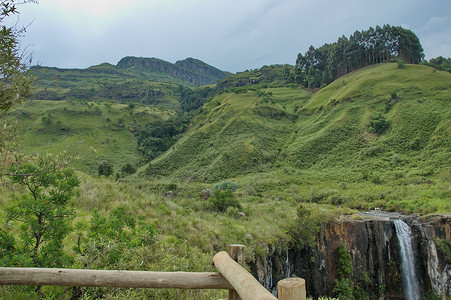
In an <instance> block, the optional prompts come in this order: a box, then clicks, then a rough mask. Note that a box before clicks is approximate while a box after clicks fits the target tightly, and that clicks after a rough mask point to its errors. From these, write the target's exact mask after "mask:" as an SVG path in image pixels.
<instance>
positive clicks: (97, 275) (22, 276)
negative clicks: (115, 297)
mask: <svg viewBox="0 0 451 300" xmlns="http://www.w3.org/2000/svg"><path fill="white" fill-rule="evenodd" d="M0 285H55V286H97V287H129V288H179V289H233V287H232V286H231V285H230V283H229V282H227V280H226V279H225V278H224V277H223V276H222V275H221V274H219V273H213V272H205V273H194V272H150V271H107V270H79V269H50V268H0Z"/></svg>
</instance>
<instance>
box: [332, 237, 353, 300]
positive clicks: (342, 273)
mask: <svg viewBox="0 0 451 300" xmlns="http://www.w3.org/2000/svg"><path fill="white" fill-rule="evenodd" d="M336 262H337V279H335V286H334V292H335V293H336V294H337V297H338V299H343V300H352V299H354V296H353V294H352V289H353V288H352V281H351V275H352V272H353V267H352V260H351V255H350V254H349V252H348V250H346V247H345V246H344V245H343V244H340V245H339V246H338V249H337V259H336Z"/></svg>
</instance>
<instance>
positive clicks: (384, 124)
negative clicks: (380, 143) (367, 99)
mask: <svg viewBox="0 0 451 300" xmlns="http://www.w3.org/2000/svg"><path fill="white" fill-rule="evenodd" d="M389 126H390V122H389V121H387V120H386V119H385V117H384V115H383V114H381V113H378V114H376V115H374V116H372V117H371V120H370V124H369V126H368V131H369V132H371V133H375V134H377V135H381V134H382V133H384V132H385V130H387V129H388V127H389Z"/></svg>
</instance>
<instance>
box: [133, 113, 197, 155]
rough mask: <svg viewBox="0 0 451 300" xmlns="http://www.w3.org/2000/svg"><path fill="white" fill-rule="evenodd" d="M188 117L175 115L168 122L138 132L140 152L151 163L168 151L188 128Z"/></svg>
mask: <svg viewBox="0 0 451 300" xmlns="http://www.w3.org/2000/svg"><path fill="white" fill-rule="evenodd" d="M189 121H190V119H189V117H188V116H187V115H183V114H181V115H175V116H173V117H172V118H169V119H168V120H165V121H163V120H160V121H156V122H153V123H149V124H147V125H146V126H145V128H144V129H142V130H140V131H138V132H136V134H135V135H136V138H137V142H138V150H139V151H140V152H141V153H142V155H143V156H144V157H145V159H146V161H150V160H152V159H154V158H155V157H157V156H159V155H161V154H162V153H163V152H164V151H166V150H168V149H169V148H170V147H171V146H172V145H173V144H174V143H175V142H176V141H177V140H178V138H179V136H180V134H181V133H183V132H184V131H185V129H186V128H187V127H188V123H189Z"/></svg>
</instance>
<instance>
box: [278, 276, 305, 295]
mask: <svg viewBox="0 0 451 300" xmlns="http://www.w3.org/2000/svg"><path fill="white" fill-rule="evenodd" d="M277 292H278V296H279V300H294V299H296V300H305V299H306V298H307V296H306V292H305V280H304V279H302V278H286V279H282V280H280V281H279V282H278V283H277Z"/></svg>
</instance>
